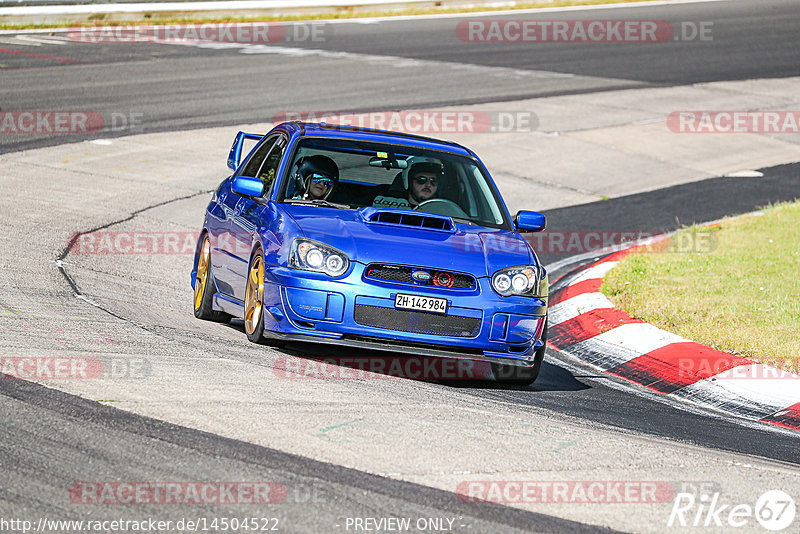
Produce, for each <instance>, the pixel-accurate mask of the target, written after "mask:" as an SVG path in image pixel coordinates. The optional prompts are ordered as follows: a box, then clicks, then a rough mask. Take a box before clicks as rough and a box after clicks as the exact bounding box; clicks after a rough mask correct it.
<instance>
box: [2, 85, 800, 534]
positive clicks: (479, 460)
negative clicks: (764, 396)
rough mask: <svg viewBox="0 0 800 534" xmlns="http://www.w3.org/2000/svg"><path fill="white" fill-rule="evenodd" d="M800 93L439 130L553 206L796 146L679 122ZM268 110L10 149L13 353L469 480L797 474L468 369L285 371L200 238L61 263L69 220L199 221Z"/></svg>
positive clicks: (584, 516) (52, 383)
mask: <svg viewBox="0 0 800 534" xmlns="http://www.w3.org/2000/svg"><path fill="white" fill-rule="evenodd" d="M797 95H800V79H798V78H789V79H778V80H755V81H746V82H724V83H711V84H702V85H696V86H689V87H676V88H665V89H643V90H626V91H614V92H604V93H595V94H588V95H581V96H564V97H553V98H544V99H536V100H529V101H518V102H502V103H496V104H486V105H481V106H479V108H480V110H481V111H490V110H502V111H516V110H518V111H520V112H533V113H535V114H536V116H537V118H538V128H537V129H536V130H535V131H530V132H509V133H497V132H495V133H483V134H454V135H439V137H450V138H451V139H453V140H455V141H459V142H462V143H464V144H466V145H467V146H469V147H470V148H472V149H474V150H475V151H476V152H477V153H478V154H479V155H480V156H481V158H482V159H483V160H484V162H485V163H486V164H487V166H488V167H489V169H490V170H491V171H492V173H493V176H494V178H495V180H496V181H497V183H498V185H499V187H500V189H501V191H502V193H503V196H504V197H505V199H506V200H507V202H508V204H509V208H510V209H511V211H512V212H514V211H516V210H518V209H521V208H528V209H538V210H545V209H553V208H557V207H563V206H570V205H575V204H580V203H585V202H591V201H595V200H598V199H602V198H606V197H609V198H611V197H618V196H622V195H629V194H632V193H637V192H643V191H653V190H657V189H660V188H663V187H667V186H671V185H676V184H682V183H687V182H691V181H696V180H703V179H705V178H709V177H715V176H720V175H725V174H729V173H736V172H738V171H743V170H749V169H757V168H762V167H768V166H773V165H777V164H781V163H787V162H793V161H796V160H798V159H800V158H798V143H800V136H798V135H772V134H770V135H761V134H736V135H732V134H724V135H723V134H717V135H714V134H686V135H682V134H677V133H673V132H672V131H670V130H669V129H668V128H667V126H666V122H665V121H666V117H667V116H668V115H669V114H670V113H672V112H673V111H676V110H686V109H689V110H691V109H694V110H696V109H708V110H723V109H744V110H753V109H778V110H780V109H797V99H798V96H797ZM461 109H464V108H461ZM269 127H270V125H268V124H257V125H243V126H241V127H225V128H214V129H208V130H200V131H187V132H177V133H156V134H146V133H145V134H140V135H135V136H130V137H124V138H114V139H112V140H96V141H90V142H82V143H76V144H68V145H61V146H57V147H53V148H46V149H37V150H31V151H26V152H19V153H13V154H5V155H2V156H0V166H1V167H2V174H3V180H2V195H0V220H2V226H3V228H4V230H5V231H4V232H3V233H2V235H0V262H1V263H2V269H0V279H1V280H2V284H3V286H4V287H5V288H7V289H6V291H5V293H4V296H3V298H2V311H0V313H1V314H2V315H1V316H2V326H3V327H2V330H0V342H1V343H2V346H3V347H4V354H3V356H4V357H6V358H12V357H13V358H19V357H30V358H41V357H48V358H55V357H58V358H71V357H94V358H98V359H104V360H112V361H114V362H116V363H117V365H116V369H118V370H120V371H119V372H118V373H114V374H104V375H102V376H101V377H100V378H96V379H91V380H77V379H76V380H41V381H40V382H41V383H43V384H46V385H47V386H48V387H51V388H55V389H58V390H61V391H64V392H67V393H71V394H74V395H79V396H82V397H84V398H88V399H93V400H97V401H101V402H104V403H109V404H111V405H113V406H115V407H117V408H120V409H122V410H127V411H130V412H133V413H136V414H141V415H146V416H150V417H153V418H157V419H161V420H164V421H168V422H171V423H175V424H179V425H183V426H188V427H191V428H196V429H200V430H204V431H208V432H212V433H215V434H218V435H221V436H225V437H230V438H235V439H239V440H243V441H246V442H250V443H254V444H259V445H264V446H268V447H272V448H275V449H279V450H283V451H289V452H292V453H295V454H299V455H302V456H306V457H309V458H313V459H317V460H321V461H325V462H331V463H334V464H337V465H344V466H348V467H352V468H355V469H359V470H362V471H366V472H369V473H375V474H380V475H385V476H388V477H391V478H395V479H400V480H407V481H411V482H416V483H420V484H424V485H428V486H432V487H436V488H441V489H444V490H447V491H455V490H456V488H458V487H459V485H461V484H463V483H465V482H468V481H510V480H529V481H536V480H538V481H558V480H586V481H592V480H606V481H614V480H618V481H673V487H676V488H677V487H679V484H680V483H681V482H678V481H682V482H683V483H685V482H686V481H709V482H712V483H713V484H714V485H715V488H718V490H719V491H721V492H722V493H723V494H727V495H735V496H737V498H740V499H741V500H742V502H745V503H750V504H751V505H752V504H754V503H755V502H756V500H757V499H758V498H759V496H760V495H761V494H762V493H763V492H764V491H765V484H768V485H769V486H771V487H775V488H781V489H783V490H784V491H787V492H789V493H793V494H795V495H796V494H798V492H800V473H798V471H797V469H796V467H794V466H790V465H784V464H781V463H779V462H771V461H765V460H762V459H758V458H748V459H747V462H746V463H743V461H742V456H741V455H736V454H732V453H728V452H724V451H719V450H712V449H708V448H703V447H697V446H694V445H690V444H683V443H676V442H671V441H667V440H662V439H655V438H651V437H649V436H646V435H640V434H633V433H628V432H625V431H620V430H619V429H615V428H611V427H606V426H603V425H600V424H595V423H587V422H586V421H585V420H576V419H573V418H571V417H567V416H564V415H563V414H559V413H555V412H550V411H548V410H544V409H535V410H534V409H531V408H530V407H526V406H518V405H513V404H507V403H503V402H500V401H496V400H493V399H484V398H480V399H478V398H475V397H474V396H470V395H468V394H467V393H465V392H464V391H462V390H460V389H459V388H442V387H441V386H439V385H437V384H431V383H427V382H419V381H413V380H402V379H395V380H369V379H363V380H313V379H309V380H285V379H281V378H280V373H281V369H278V368H277V366H276V362H279V361H280V360H281V359H282V358H283V360H284V361H285V360H286V357H287V356H286V353H283V352H278V351H274V350H271V349H268V348H266V347H260V346H254V345H252V344H250V343H248V342H247V340H246V338H245V336H244V334H243V332H242V330H241V327H237V326H235V325H234V326H226V325H219V324H214V323H208V322H202V321H197V320H196V319H195V318H194V317H193V315H192V312H191V295H192V292H191V289H190V286H189V283H188V280H189V271H190V269H191V263H192V257H191V254H74V253H73V254H69V255H68V256H66V258H65V259H64V261H63V263H62V264H61V267H63V269H64V270H65V271H66V273H67V274H68V275H69V277H70V278H71V280H73V281H74V283H75V285H76V288H77V290H78V291H79V294H80V297H79V298H76V297H75V296H74V290H75V289H76V288H72V287H70V286H69V285H68V284H67V282H66V281H65V279H64V277H63V276H62V274H61V272H60V271H59V268H58V265H57V264H56V258H58V257H59V255H60V254H61V252H62V250H63V249H64V247H65V246H66V244H67V241H68V239H69V238H70V236H71V235H73V234H74V233H75V232H79V231H87V230H91V229H95V228H99V227H103V228H104V229H105V230H108V231H114V232H127V231H130V232H147V233H154V232H179V233H185V232H196V231H198V230H199V227H200V224H201V221H202V215H203V209H204V207H205V205H206V203H207V202H208V198H209V194H208V192H209V191H210V190H212V189H213V188H214V187H215V186H216V185H217V184H218V183H219V181H220V180H221V179H222V178H223V177H224V176H225V175H226V172H227V170H226V167H225V162H226V158H227V155H228V149H229V147H230V143H231V141H232V139H233V137H234V135H235V133H236V132H237V131H238V130H239V129H242V130H246V131H251V132H265V131H267V130H268V129H269ZM753 179H754V180H756V179H757V178H753ZM115 221H118V222H115ZM142 358H144V359H145V360H146V362H145V364H142V362H141V360H142ZM134 365H135V366H136V367H135V368H136V369H137V370H138V371H136V372H133V371H132V369H133V367H132V366H134ZM126 369H127V370H128V371H127V372H126ZM532 447H533V448H534V449H535V450H531V449H532ZM509 451H528V452H526V453H523V454H517V453H514V454H509ZM767 481H768V483H767ZM650 489H652V488H650ZM640 494H641V495H645V496H647V495H658V494H659V493H658V492H656V493H652V492H650V491H649V490H648V491H647V492H641V493H640ZM643 501H644V502H643ZM508 504H509V505H511V506H519V507H522V508H525V509H529V510H532V511H539V512H545V513H547V514H552V515H555V516H558V517H564V518H568V519H572V520H576V521H581V522H585V523H589V524H595V525H606V526H611V525H613V526H614V528H618V529H622V530H627V531H636V532H662V531H663V530H664V528H665V527H664V525H665V524H666V521H667V520H668V519H669V517H670V511H671V507H672V505H671V503H670V502H665V501H664V499H658V498H655V499H652V500H647V499H646V498H645V497H642V499H640V501H638V502H635V503H628V504H623V503H615V504H614V505H613V506H602V503H594V504H585V505H576V504H575V503H574V502H567V503H564V502H551V503H546V504H543V503H536V502H521V501H520V500H511V501H509V502H508ZM734 504H738V503H734ZM687 517H689V520H691V518H692V517H693V512H692V513H690V514H688V515H687ZM754 528H755V527H754ZM723 530H724V529H721V530H720V531H723Z"/></svg>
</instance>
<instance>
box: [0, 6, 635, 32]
mask: <svg viewBox="0 0 800 534" xmlns="http://www.w3.org/2000/svg"><path fill="white" fill-rule="evenodd" d="M644 1H646V0H554V1H550V2H548V1H543V2H522V3H519V4H516V5H514V6H504V7H481V6H476V7H471V8H444V7H442V8H439V7H431V8H409V9H400V10H382V11H360V10H357V9H352V8H341V9H339V10H337V11H334V12H327V13H309V14H287V15H259V16H255V17H223V16H219V17H213V16H212V17H204V16H200V17H199V18H191V17H174V16H172V15H170V14H166V13H165V14H164V15H163V16H162V15H160V14H159V13H157V12H154V13H146V14H144V15H143V16H138V15H137V16H132V17H131V18H130V19H124V20H117V19H116V17H117V16H122V15H121V14H113V15H109V16H113V17H115V19H114V20H105V18H106V16H105V15H104V14H96V15H88V16H87V17H86V18H85V19H84V20H71V21H68V22H55V23H29V24H0V30H31V29H43V28H71V27H73V26H79V25H81V24H92V25H104V26H120V25H134V24H138V25H150V24H211V23H217V22H273V21H276V22H277V21H287V22H289V21H300V20H329V19H350V18H361V17H390V16H408V15H432V14H447V13H465V14H468V13H480V12H483V11H498V10H519V9H539V8H544V7H567V6H589V5H602V4H625V3H632V2H644Z"/></svg>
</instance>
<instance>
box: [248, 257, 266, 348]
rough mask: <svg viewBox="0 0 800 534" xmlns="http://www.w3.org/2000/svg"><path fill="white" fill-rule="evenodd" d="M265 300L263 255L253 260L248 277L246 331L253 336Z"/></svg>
mask: <svg viewBox="0 0 800 534" xmlns="http://www.w3.org/2000/svg"><path fill="white" fill-rule="evenodd" d="M263 300H264V262H263V261H262V259H261V254H258V255H256V256H255V257H254V258H253V263H252V264H251V265H250V272H249V273H248V275H247V288H246V289H245V295H244V309H245V312H244V329H245V331H246V332H247V334H248V335H252V334H253V333H254V332H255V331H256V329H257V328H258V325H259V323H260V321H261V309H262V307H263V304H264V303H263Z"/></svg>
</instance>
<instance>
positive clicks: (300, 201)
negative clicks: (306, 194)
mask: <svg viewBox="0 0 800 534" xmlns="http://www.w3.org/2000/svg"><path fill="white" fill-rule="evenodd" d="M283 202H284V203H285V204H303V205H305V206H323V207H325V208H336V209H339V210H349V209H350V206H349V205H347V204H336V203H335V202H328V201H327V200H323V199H321V198H316V199H314V200H303V199H299V198H297V199H286V200H284V201H283Z"/></svg>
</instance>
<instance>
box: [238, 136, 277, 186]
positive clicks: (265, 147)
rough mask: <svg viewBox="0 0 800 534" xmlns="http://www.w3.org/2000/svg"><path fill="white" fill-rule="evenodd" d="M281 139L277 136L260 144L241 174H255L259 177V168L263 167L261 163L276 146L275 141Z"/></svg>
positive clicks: (254, 175)
mask: <svg viewBox="0 0 800 534" xmlns="http://www.w3.org/2000/svg"><path fill="white" fill-rule="evenodd" d="M278 139H280V137H278V136H275V137H273V138H271V139H267V140H266V141H264V142H263V143H261V146H259V147H258V148H257V149H256V151H255V152H254V153H253V155H252V156H251V157H250V159H249V160H248V161H247V164H246V165H245V166H244V169H242V172H241V176H253V177H257V176H256V175H257V174H258V170H259V169H260V168H261V164H262V163H264V159H266V157H267V154H269V151H270V150H271V149H272V147H273V146H275V143H276V142H277V141H278Z"/></svg>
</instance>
